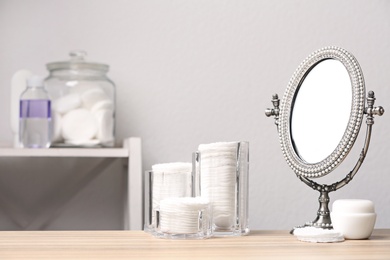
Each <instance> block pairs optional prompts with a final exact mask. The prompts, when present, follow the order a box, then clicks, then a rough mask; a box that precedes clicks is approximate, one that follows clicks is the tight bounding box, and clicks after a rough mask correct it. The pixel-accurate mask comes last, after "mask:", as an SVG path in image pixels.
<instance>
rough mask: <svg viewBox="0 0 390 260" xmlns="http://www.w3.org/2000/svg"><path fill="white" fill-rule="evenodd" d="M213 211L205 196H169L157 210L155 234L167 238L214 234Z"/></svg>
mask: <svg viewBox="0 0 390 260" xmlns="http://www.w3.org/2000/svg"><path fill="white" fill-rule="evenodd" d="M211 221H212V211H211V206H210V203H209V201H208V200H207V199H205V198H200V197H182V198H167V199H163V200H161V201H160V205H159V207H158V209H157V211H156V229H155V230H156V232H155V233H154V235H155V236H157V237H159V238H167V239H205V238H209V237H211V236H212V229H211V227H212V222H211Z"/></svg>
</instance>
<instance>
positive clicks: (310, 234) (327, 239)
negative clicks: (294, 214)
mask: <svg viewBox="0 0 390 260" xmlns="http://www.w3.org/2000/svg"><path fill="white" fill-rule="evenodd" d="M293 234H294V236H295V237H296V238H297V239H298V240H300V241H304V242H312V243H333V242H342V241H344V236H343V234H341V233H340V232H338V231H335V230H333V229H322V228H317V227H302V228H296V229H294V233H293Z"/></svg>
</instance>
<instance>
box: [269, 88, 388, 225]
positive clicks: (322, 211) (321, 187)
mask: <svg viewBox="0 0 390 260" xmlns="http://www.w3.org/2000/svg"><path fill="white" fill-rule="evenodd" d="M271 101H272V104H273V106H274V108H268V109H266V111H265V114H266V116H267V117H270V116H274V117H275V124H276V125H277V127H278V128H279V111H280V109H279V104H280V100H279V97H278V95H277V94H275V95H273V96H272V100H271ZM374 103H375V94H374V92H373V91H370V92H369V93H368V97H367V107H366V108H365V109H364V114H366V116H367V119H366V124H367V130H366V137H365V141H364V147H363V149H362V151H361V153H360V156H359V159H358V161H357V163H356V165H355V166H354V168H353V169H352V171H350V172H349V173H348V174H347V175H346V176H345V178H344V179H342V180H341V181H338V182H335V183H333V184H331V185H326V184H318V183H317V182H315V181H312V180H310V179H309V178H307V177H305V176H303V175H299V174H296V175H297V177H298V178H299V179H300V180H301V181H302V182H304V183H305V184H306V185H308V186H309V187H311V188H312V189H314V190H317V191H319V192H320V196H319V198H318V201H319V204H320V205H319V209H318V211H317V217H316V219H315V220H314V221H312V222H307V223H306V224H304V225H303V226H299V227H304V226H313V227H318V228H324V229H332V228H333V226H332V221H331V218H330V210H329V201H330V199H329V193H330V192H332V191H336V190H338V189H340V188H342V187H344V186H345V185H347V184H348V183H349V182H350V181H351V180H352V179H353V177H354V176H355V175H356V173H357V172H358V170H359V168H360V166H361V165H362V163H363V161H364V158H365V157H366V154H367V150H368V147H369V144H370V139H371V132H372V125H373V124H374V115H378V116H382V115H383V113H384V109H383V107H381V106H378V107H374ZM278 130H279V129H278ZM296 228H298V227H296ZM292 232H293V230H292Z"/></svg>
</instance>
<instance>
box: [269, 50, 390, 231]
mask: <svg viewBox="0 0 390 260" xmlns="http://www.w3.org/2000/svg"><path fill="white" fill-rule="evenodd" d="M328 59H334V60H337V61H340V62H341V63H342V64H343V65H344V67H345V68H346V70H347V72H348V74H349V77H350V80H351V86H352V107H351V112H350V117H349V121H348V125H347V127H346V130H345V132H344V135H343V137H342V139H341V140H340V142H339V144H338V145H337V147H336V148H335V149H334V150H333V152H332V153H331V154H330V155H329V156H327V157H326V158H324V159H323V160H321V161H319V162H316V163H307V162H306V161H305V160H303V159H302V158H301V157H300V156H299V154H298V153H297V151H296V149H295V147H294V142H293V138H292V134H291V117H292V112H293V108H294V102H295V99H296V96H297V94H298V92H299V89H300V87H301V85H302V84H303V81H304V80H305V78H306V76H307V75H308V74H309V73H310V71H311V70H312V69H313V68H314V67H315V66H316V65H317V64H319V63H320V62H322V61H325V60H328ZM329 76H331V75H329ZM335 95H337V93H335ZM365 101H367V106H365ZM374 101H375V96H374V92H373V91H370V92H369V93H368V97H367V99H366V98H365V86H364V79H363V74H362V71H361V68H360V66H359V64H358V62H357V60H356V59H355V57H353V56H352V54H350V53H349V52H347V51H346V50H344V49H341V48H338V47H326V48H323V49H320V50H318V51H315V52H314V53H312V54H311V55H310V56H309V57H307V58H306V59H305V60H304V61H303V62H302V63H301V65H300V66H299V67H298V68H297V70H296V71H295V73H294V74H293V76H292V78H291V80H290V82H289V84H288V87H287V89H286V91H285V93H284V96H283V99H282V103H281V105H280V100H279V98H278V95H277V94H275V95H273V98H272V103H273V106H274V108H272V109H266V111H265V114H266V116H268V117H270V116H274V117H275V124H276V125H277V127H278V133H279V140H280V144H281V148H282V152H283V155H284V158H285V160H286V161H287V164H288V165H289V166H290V167H291V168H292V170H293V171H294V172H295V174H296V175H297V177H298V178H299V179H300V180H301V181H302V182H304V183H305V184H307V185H308V186H309V187H311V188H313V189H314V190H318V191H319V192H320V197H319V199H318V200H319V203H320V206H319V210H318V212H317V217H316V219H315V220H314V221H312V222H307V223H306V224H305V226H314V227H320V228H328V229H330V228H332V223H331V219H330V212H329V192H332V191H336V190H338V189H340V188H341V187H343V186H345V185H346V184H348V183H349V182H350V181H351V180H352V178H353V177H354V176H355V174H356V173H357V171H358V170H359V168H360V166H361V164H362V163H363V160H364V158H365V156H366V153H367V150H368V146H369V143H370V138H371V131H372V125H373V124H374V115H379V116H381V115H383V113H384V109H383V108H382V107H380V106H378V107H374ZM279 105H280V106H279ZM364 114H366V124H367V131H366V138H365V141H364V147H363V150H362V151H361V154H360V157H359V159H358V161H357V163H356V165H355V166H354V168H353V169H352V170H351V171H350V172H349V173H348V174H347V175H346V177H345V178H344V179H342V180H341V181H338V182H335V183H333V184H331V185H327V184H318V183H316V182H315V181H313V180H311V178H318V177H322V176H325V175H327V174H329V173H330V172H331V171H333V170H334V169H335V168H336V167H337V166H338V165H339V164H340V163H341V162H342V161H343V160H344V159H345V158H346V156H347V155H348V153H349V152H350V150H351V149H352V146H353V144H354V143H355V140H356V138H357V136H358V133H359V130H360V127H361V123H362V119H363V115H364ZM319 149H321V148H319Z"/></svg>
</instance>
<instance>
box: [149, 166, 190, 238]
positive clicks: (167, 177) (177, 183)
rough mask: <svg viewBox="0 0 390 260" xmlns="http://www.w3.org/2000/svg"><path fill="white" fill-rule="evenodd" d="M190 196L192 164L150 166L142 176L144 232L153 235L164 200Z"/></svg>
mask: <svg viewBox="0 0 390 260" xmlns="http://www.w3.org/2000/svg"><path fill="white" fill-rule="evenodd" d="M191 196H192V164H191V163H186V162H176V163H162V164H155V165H153V166H152V170H150V171H146V172H145V175H144V223H145V224H144V230H145V231H146V232H149V233H152V234H154V233H155V231H156V227H157V218H156V216H157V212H156V211H157V209H158V208H159V207H160V201H161V200H163V199H166V198H172V197H173V198H180V197H191Z"/></svg>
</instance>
